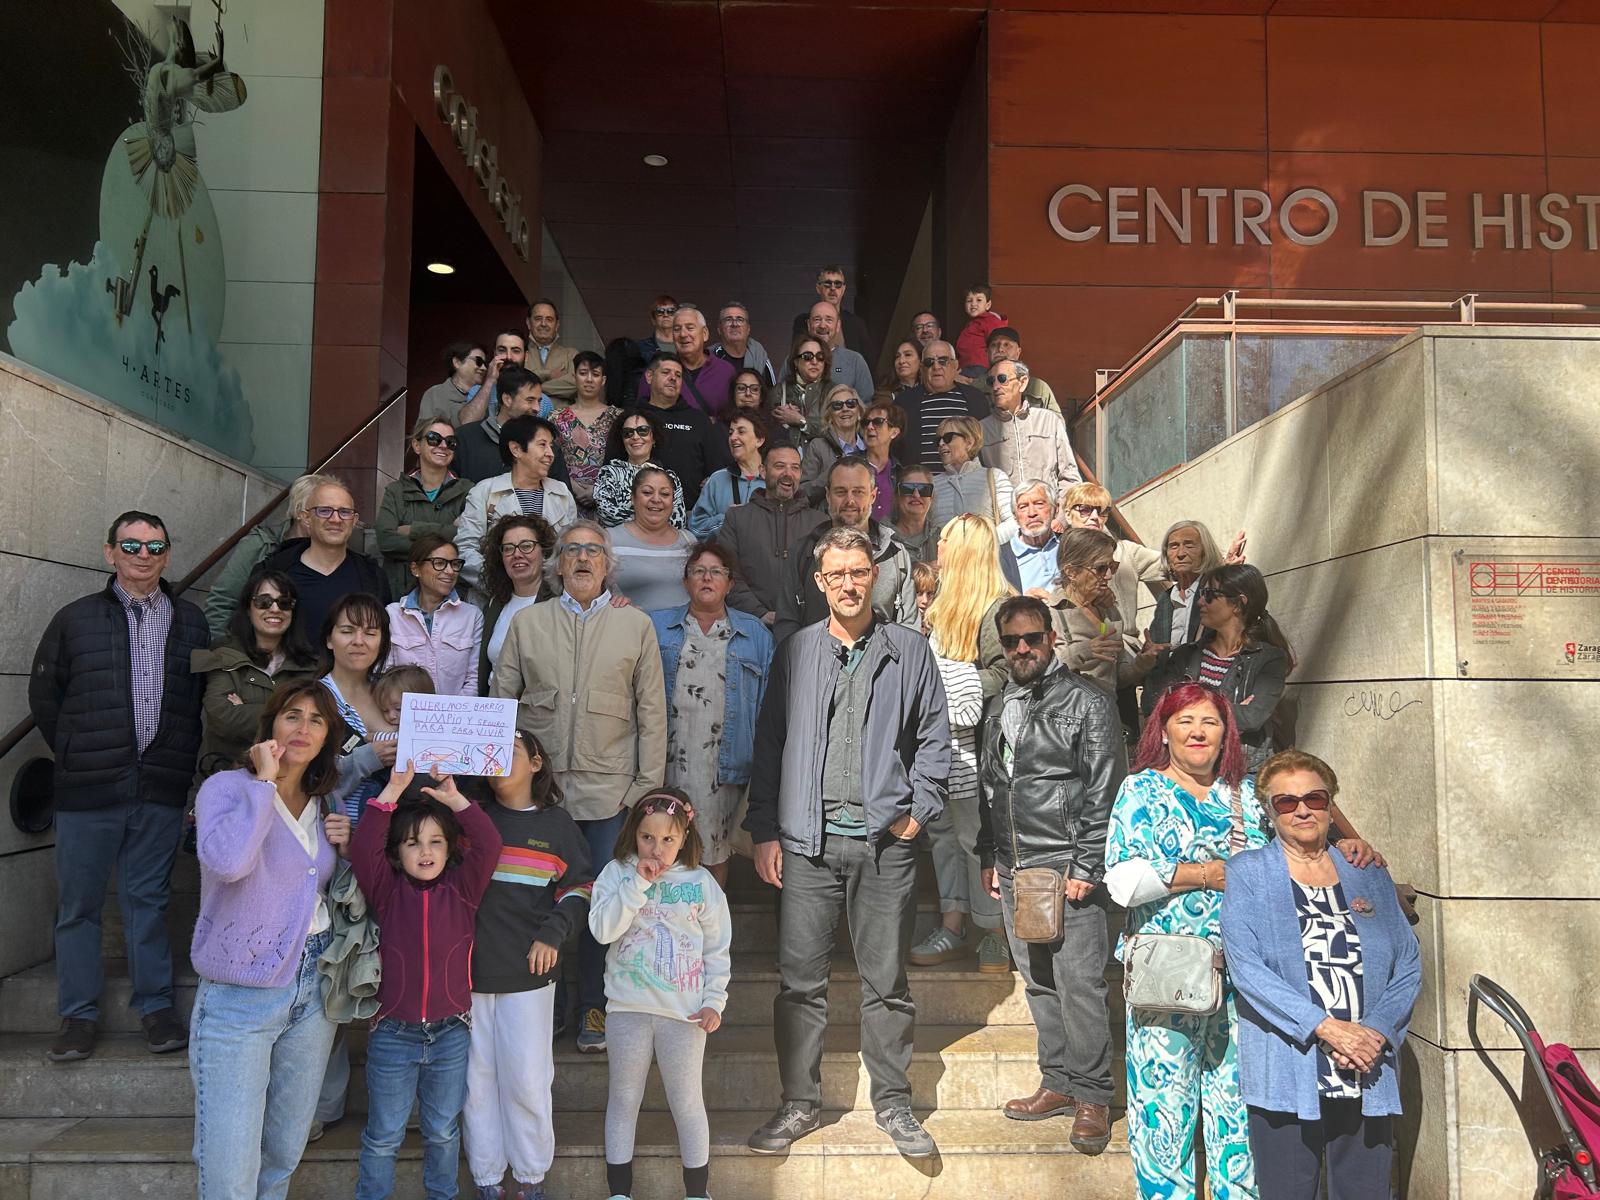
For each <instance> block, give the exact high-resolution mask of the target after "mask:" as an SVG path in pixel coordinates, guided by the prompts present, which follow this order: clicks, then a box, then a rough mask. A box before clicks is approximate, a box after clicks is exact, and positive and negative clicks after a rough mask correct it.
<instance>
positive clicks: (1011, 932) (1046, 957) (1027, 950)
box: [996, 864, 1112, 1104]
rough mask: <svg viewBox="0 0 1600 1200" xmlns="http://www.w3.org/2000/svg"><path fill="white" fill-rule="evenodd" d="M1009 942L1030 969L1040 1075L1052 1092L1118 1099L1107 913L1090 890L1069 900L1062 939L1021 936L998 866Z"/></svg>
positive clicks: (1006, 878)
mask: <svg viewBox="0 0 1600 1200" xmlns="http://www.w3.org/2000/svg"><path fill="white" fill-rule="evenodd" d="M996 870H997V871H998V873H999V876H1000V900H1001V903H1002V904H1003V905H1004V906H1005V914H1006V939H1007V940H1008V941H1009V942H1010V943H1011V957H1012V959H1013V960H1014V961H1015V962H1016V964H1017V970H1019V971H1021V972H1022V981H1023V983H1024V984H1025V985H1026V989H1027V997H1028V1011H1029V1012H1030V1013H1031V1014H1032V1015H1033V1024H1034V1029H1035V1032H1036V1033H1037V1035H1038V1040H1039V1077H1040V1079H1041V1080H1042V1081H1043V1083H1044V1086H1045V1087H1047V1088H1049V1089H1050V1090H1051V1091H1052V1092H1057V1093H1059V1094H1060V1095H1063V1096H1071V1097H1072V1098H1073V1099H1074V1100H1078V1101H1080V1102H1082V1103H1084V1104H1110V1103H1111V1090H1112V1087H1111V1017H1110V1014H1109V1013H1108V1012H1107V1011H1106V952H1107V942H1106V912H1105V909H1104V908H1102V907H1101V906H1100V904H1098V903H1096V902H1095V899H1094V897H1095V896H1096V895H1099V894H1100V893H1099V890H1098V889H1097V890H1096V892H1094V893H1091V894H1090V899H1089V900H1088V901H1086V902H1084V903H1080V904H1073V903H1071V902H1068V904H1067V906H1066V911H1065V912H1064V913H1063V914H1062V921H1061V940H1060V941H1058V942H1024V941H1022V940H1020V939H1019V938H1018V937H1017V935H1016V913H1015V906H1014V904H1013V901H1012V895H1011V872H1010V871H1008V870H1006V869H1005V867H1003V866H999V865H998V864H996Z"/></svg>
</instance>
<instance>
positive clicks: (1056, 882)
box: [1011, 867, 1067, 942]
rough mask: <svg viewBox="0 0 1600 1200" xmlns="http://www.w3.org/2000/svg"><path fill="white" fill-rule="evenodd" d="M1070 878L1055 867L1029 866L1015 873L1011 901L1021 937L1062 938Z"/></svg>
mask: <svg viewBox="0 0 1600 1200" xmlns="http://www.w3.org/2000/svg"><path fill="white" fill-rule="evenodd" d="M1066 899H1067V881H1066V876H1064V875H1063V874H1062V873H1061V872H1060V871H1057V870H1056V869H1055V868H1053V867H1025V868H1023V869H1022V870H1020V871H1016V872H1014V873H1013V874H1012V876H1011V904H1012V910H1013V915H1014V921H1013V924H1014V926H1015V928H1016V934H1017V939H1018V940H1019V941H1024V942H1054V941H1059V940H1060V938H1061V912H1062V908H1063V906H1064V905H1065V904H1066Z"/></svg>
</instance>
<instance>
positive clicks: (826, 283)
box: [822, 279, 844, 288]
mask: <svg viewBox="0 0 1600 1200" xmlns="http://www.w3.org/2000/svg"><path fill="white" fill-rule="evenodd" d="M822 286H823V287H825V288H842V287H843V286H844V280H842V279H824V280H823V281H822Z"/></svg>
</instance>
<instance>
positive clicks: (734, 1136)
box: [0, 1109, 1132, 1200]
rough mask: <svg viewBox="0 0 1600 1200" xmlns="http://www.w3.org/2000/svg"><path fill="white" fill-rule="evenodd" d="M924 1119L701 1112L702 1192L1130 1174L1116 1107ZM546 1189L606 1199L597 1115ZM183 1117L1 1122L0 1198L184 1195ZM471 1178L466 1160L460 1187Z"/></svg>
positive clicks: (671, 1169)
mask: <svg viewBox="0 0 1600 1200" xmlns="http://www.w3.org/2000/svg"><path fill="white" fill-rule="evenodd" d="M921 1115H923V1116H925V1117H926V1120H927V1126H928V1130H929V1132H931V1133H932V1134H933V1136H934V1138H935V1139H936V1140H937V1141H938V1143H939V1151H940V1152H939V1154H938V1155H936V1156H935V1157H933V1158H932V1159H929V1160H926V1161H925V1162H922V1163H912V1162H909V1161H907V1160H905V1159H903V1158H901V1157H900V1155H899V1154H897V1153H896V1152H895V1150H894V1147H893V1146H892V1145H891V1144H890V1143H889V1140H888V1139H887V1138H886V1137H885V1136H884V1135H883V1134H882V1133H881V1132H880V1131H879V1130H878V1129H877V1127H876V1126H875V1125H874V1124H873V1121H872V1114H871V1112H870V1111H860V1110H858V1111H854V1112H844V1113H840V1112H827V1113H825V1114H824V1125H823V1127H822V1128H821V1129H819V1130H818V1131H817V1132H816V1133H814V1134H812V1135H810V1136H809V1137H807V1138H804V1139H802V1140H801V1141H800V1142H798V1143H796V1144H795V1145H794V1146H793V1147H792V1148H791V1149H790V1151H789V1152H788V1153H787V1154H784V1155H776V1156H763V1155H757V1154H753V1153H751V1152H750V1151H749V1150H748V1149H746V1148H745V1144H744V1142H745V1138H746V1137H748V1136H749V1134H750V1131H751V1130H752V1129H754V1128H755V1127H756V1126H757V1125H759V1124H760V1123H761V1122H762V1121H764V1120H765V1119H766V1117H767V1116H768V1112H767V1111H766V1110H765V1109H763V1110H761V1111H756V1112H750V1111H731V1112H730V1111H726V1110H719V1111H713V1112H712V1113H711V1191H712V1194H713V1195H715V1196H716V1197H717V1200H817V1198H820V1197H848V1196H860V1197H870V1198H871V1200H911V1198H912V1197H917V1198H919V1200H921V1198H926V1200H972V1197H974V1196H994V1197H1001V1198H1003V1200H1059V1198H1060V1197H1061V1196H1062V1195H1064V1194H1065V1195H1070V1196H1072V1197H1073V1200H1112V1198H1113V1197H1119V1198H1120V1197H1124V1196H1126V1195H1127V1194H1128V1191H1129V1185H1130V1180H1131V1177H1132V1166H1131V1164H1130V1162H1129V1158H1128V1152H1127V1142H1126V1138H1125V1135H1124V1123H1123V1121H1122V1120H1121V1117H1120V1113H1117V1114H1114V1115H1115V1116H1116V1117H1117V1120H1116V1122H1115V1124H1114V1125H1113V1127H1112V1142H1111V1145H1110V1146H1109V1147H1107V1149H1106V1151H1105V1153H1104V1154H1102V1155H1100V1156H1098V1157H1096V1158H1086V1157H1084V1156H1083V1155H1080V1154H1078V1153H1077V1152H1076V1151H1074V1150H1073V1149H1072V1148H1071V1146H1070V1145H1069V1144H1068V1143H1067V1135H1068V1132H1069V1127H1068V1124H1067V1123H1066V1122H1065V1121H1063V1120H1053V1121H1039V1122H1031V1123H1024V1122H1018V1121H1010V1120H1007V1119H1006V1118H1005V1117H1003V1116H1002V1115H1001V1114H1000V1113H998V1112H994V1111H987V1112H985V1111H969V1110H940V1111H938V1112H934V1113H932V1114H927V1113H923V1114H921ZM555 1124H556V1160H555V1165H554V1167H553V1168H552V1170H551V1172H550V1175H549V1176H548V1177H547V1181H546V1184H547V1187H548V1189H549V1190H550V1193H551V1195H552V1196H559V1197H562V1198H563V1200H566V1198H568V1197H571V1198H573V1200H577V1198H579V1197H585V1196H590V1197H593V1196H604V1195H605V1194H606V1191H605V1166H604V1145H603V1141H602V1129H601V1123H600V1122H599V1121H598V1120H596V1118H595V1116H594V1114H592V1113H560V1112H558V1113H557V1114H556V1118H555ZM192 1137H193V1130H192V1126H191V1124H190V1122H189V1121H187V1120H183V1119H177V1118H157V1117H151V1118H115V1119H104V1118H84V1119H78V1120H71V1119H68V1120H21V1121H17V1120H14V1121H0V1196H4V1197H6V1198H7V1200H10V1198H11V1197H12V1196H13V1195H15V1196H17V1197H27V1198H28V1200H80V1198H81V1197H83V1196H87V1195H117V1196H131V1195H152V1196H155V1195H161V1196H182V1195H193V1194H194V1191H195V1168H194V1163H193V1161H192V1159H191V1158H190V1147H191V1140H192ZM359 1153H360V1129H359V1127H358V1126H357V1125H356V1124H355V1123H354V1122H350V1121H345V1122H343V1123H341V1124H340V1125H337V1126H335V1127H333V1128H332V1129H330V1130H329V1131H328V1134H327V1136H326V1137H324V1138H323V1139H322V1140H321V1141H320V1142H316V1143H314V1144H312V1145H311V1146H309V1147H308V1148H307V1150H306V1156H305V1159H304V1160H303V1161H302V1162H301V1164H300V1169H299V1171H298V1172H296V1174H295V1177H294V1182H293V1184H292V1185H291V1187H290V1189H289V1195H290V1197H291V1200H335V1198H337V1200H347V1198H348V1197H349V1195H350V1193H351V1189H352V1187H353V1186H354V1180H355V1169H356V1158H357V1157H358V1155H359ZM420 1158H421V1151H420V1147H419V1145H418V1139H417V1135H416V1134H415V1133H412V1134H410V1135H409V1136H408V1137H407V1140H406V1144H405V1146H404V1147H403V1148H402V1150H401V1169H400V1175H399V1179H398V1181H397V1189H396V1194H397V1195H401V1196H412V1195H420V1194H421V1193H420V1174H421V1171H420ZM634 1171H635V1195H637V1196H640V1197H650V1196H657V1197H660V1196H679V1195H682V1186H683V1185H682V1176H681V1174H680V1169H679V1160H678V1146H677V1139H676V1136H675V1134H674V1132H673V1129H672V1122H671V1118H670V1116H669V1115H668V1114H666V1113H662V1112H650V1113H645V1114H642V1115H641V1117H640V1121H639V1131H638V1145H637V1150H636V1154H635V1159H634ZM470 1182H471V1181H470V1179H469V1177H468V1176H467V1174H466V1172H465V1170H464V1169H463V1171H462V1174H461V1186H462V1188H463V1190H464V1192H465V1193H466V1194H469V1195H470V1194H471V1193H470V1191H468V1190H467V1189H469V1187H470Z"/></svg>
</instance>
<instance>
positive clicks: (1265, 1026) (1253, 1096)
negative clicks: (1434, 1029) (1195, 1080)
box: [1222, 750, 1422, 1200]
mask: <svg viewBox="0 0 1600 1200" xmlns="http://www.w3.org/2000/svg"><path fill="white" fill-rule="evenodd" d="M1338 790H1339V781H1338V778H1337V776H1335V775H1334V773H1333V768H1332V767H1330V766H1328V764H1327V763H1325V762H1323V761H1322V760H1321V759H1320V758H1316V757H1314V756H1313V755H1310V754H1305V753H1303V752H1301V751H1298V750H1286V751H1284V752H1283V753H1281V754H1276V755H1274V756H1273V757H1272V758H1270V759H1268V760H1267V762H1266V764H1265V765H1264V766H1263V767H1262V768H1261V772H1260V774H1259V775H1258V776H1257V794H1258V795H1260V796H1262V797H1265V799H1266V804H1265V807H1267V808H1268V809H1270V811H1271V814H1272V819H1273V823H1274V825H1275V827H1276V832H1277V835H1278V836H1277V840H1276V841H1275V842H1273V843H1271V844H1269V845H1267V846H1264V847H1262V848H1260V849H1258V850H1250V851H1246V852H1245V853H1243V854H1240V855H1239V856H1238V857H1237V858H1235V859H1233V860H1232V861H1231V862H1229V864H1228V890H1227V892H1226V893H1225V894H1224V896H1223V900H1222V941H1223V947H1224V949H1225V951H1226V953H1227V962H1228V973H1229V974H1230V975H1231V976H1232V979H1233V984H1234V986H1235V987H1236V988H1237V989H1238V1008H1239V1033H1238V1038H1239V1076H1240V1090H1241V1092H1242V1094H1243V1097H1244V1101H1245V1103H1246V1104H1247V1105H1248V1106H1249V1113H1250V1116H1249V1122H1250V1146H1251V1150H1252V1151H1253V1153H1254V1156H1255V1167H1256V1184H1257V1186H1258V1187H1259V1188H1260V1189H1261V1194H1262V1195H1263V1196H1270V1197H1272V1198H1273V1200H1278V1197H1283V1198H1284V1200H1315V1198H1316V1196H1317V1195H1318V1188H1319V1186H1320V1184H1321V1177H1322V1173H1323V1170H1324V1169H1326V1171H1327V1174H1328V1181H1327V1194H1328V1195H1329V1196H1330V1197H1341V1196H1386V1195H1388V1194H1389V1171H1390V1165H1391V1159H1392V1157H1393V1145H1394V1129H1393V1123H1394V1118H1395V1117H1397V1116H1399V1114H1400V1088H1399V1083H1398V1070H1397V1067H1398V1060H1399V1054H1400V1045H1401V1043H1402V1042H1403V1041H1404V1040H1405V1036H1406V1024H1407V1022H1409V1021H1410V1019H1411V1008H1412V1006H1413V1005H1414V1004H1415V1003H1416V1000H1417V995H1418V993H1419V991H1420V990H1421V987H1422V972H1421V967H1420V963H1419V956H1418V952H1417V938H1416V935H1415V934H1414V933H1412V932H1411V927H1410V926H1409V925H1408V924H1407V923H1406V918H1405V916H1404V914H1403V913H1402V912H1401V909H1400V904H1399V901H1398V900H1397V899H1396V897H1395V889H1394V881H1393V880H1392V879H1390V877H1389V873H1388V872H1387V871H1386V870H1384V869H1383V867H1382V866H1380V865H1378V864H1377V863H1376V862H1374V863H1371V864H1370V865H1368V866H1365V867H1357V866H1356V865H1354V863H1352V862H1348V861H1346V856H1345V855H1344V854H1342V853H1340V852H1339V850H1338V849H1337V848H1335V847H1333V846H1331V845H1330V844H1329V841H1328V828H1329V816H1330V814H1331V811H1332V804H1333V797H1334V795H1335V794H1336V793H1337V792H1338Z"/></svg>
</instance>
